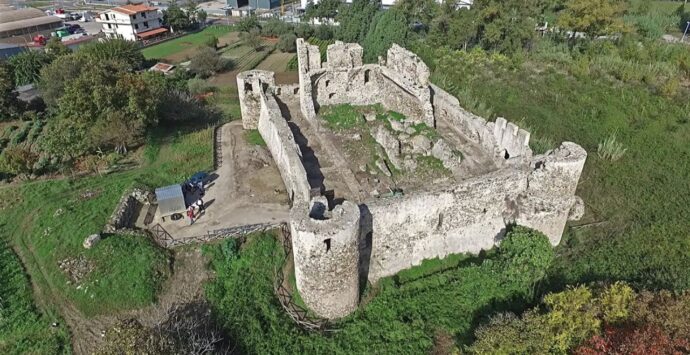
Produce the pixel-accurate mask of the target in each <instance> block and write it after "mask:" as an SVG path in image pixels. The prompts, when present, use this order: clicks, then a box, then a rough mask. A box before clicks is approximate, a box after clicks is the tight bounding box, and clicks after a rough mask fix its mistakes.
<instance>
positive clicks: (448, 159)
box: [431, 139, 462, 169]
mask: <svg viewBox="0 0 690 355" xmlns="http://www.w3.org/2000/svg"><path fill="white" fill-rule="evenodd" d="M431 155H432V156H433V157H434V158H436V159H439V160H440V161H441V162H443V166H445V167H446V168H448V169H453V168H455V167H456V166H458V165H459V164H460V163H461V162H462V159H461V158H460V157H459V156H457V155H456V154H455V153H454V152H453V148H452V147H451V146H450V145H449V144H448V143H447V142H446V141H445V140H443V139H439V140H438V141H437V142H436V144H434V147H433V148H432V149H431Z"/></svg>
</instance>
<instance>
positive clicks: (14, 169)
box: [0, 146, 38, 175]
mask: <svg viewBox="0 0 690 355" xmlns="http://www.w3.org/2000/svg"><path fill="white" fill-rule="evenodd" d="M37 161H38V155H37V154H36V153H33V152H32V151H31V149H30V148H29V147H26V146H13V147H9V148H6V149H5V150H3V153H2V160H0V170H4V171H6V172H8V173H11V174H14V175H28V174H30V173H31V172H32V171H33V166H34V164H35V163H36V162H37Z"/></svg>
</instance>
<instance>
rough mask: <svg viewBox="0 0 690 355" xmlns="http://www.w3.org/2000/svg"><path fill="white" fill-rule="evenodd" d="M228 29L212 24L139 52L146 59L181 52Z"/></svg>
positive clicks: (230, 28)
mask: <svg viewBox="0 0 690 355" xmlns="http://www.w3.org/2000/svg"><path fill="white" fill-rule="evenodd" d="M230 31H232V27H229V26H222V25H214V26H210V27H207V28H205V29H204V30H202V31H201V32H197V33H193V34H190V35H186V36H182V37H179V38H175V39H172V40H170V41H167V42H163V43H161V44H157V45H155V46H151V47H148V48H145V49H143V50H142V51H141V52H142V53H143V54H144V58H146V59H153V58H163V57H167V56H169V55H172V54H175V53H178V52H181V51H183V50H185V49H187V48H189V47H190V46H197V45H200V44H203V43H204V42H205V41H206V40H207V39H208V38H209V37H211V36H216V37H218V36H222V35H224V34H226V33H229V32H230Z"/></svg>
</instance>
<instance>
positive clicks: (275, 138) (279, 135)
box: [243, 90, 310, 202]
mask: <svg viewBox="0 0 690 355" xmlns="http://www.w3.org/2000/svg"><path fill="white" fill-rule="evenodd" d="M259 100H260V103H261V105H260V106H261V109H260V117H259V120H258V127H257V128H258V129H259V133H260V134H261V137H262V138H263V139H264V141H266V145H267V147H268V150H269V151H270V152H271V155H272V156H273V160H275V162H276V165H277V166H278V171H280V176H281V177H282V178H283V182H284V183H285V188H286V189H287V191H288V196H289V198H290V200H291V201H303V202H307V201H309V196H310V186H309V181H308V180H307V172H306V170H305V169H304V165H302V156H301V153H300V150H299V146H298V145H297V143H296V142H295V138H294V136H293V135H292V131H291V130H290V127H289V126H288V124H287V121H285V118H283V116H282V115H281V112H280V107H279V106H278V102H276V99H275V97H274V96H273V93H272V92H271V91H270V90H268V91H267V92H266V93H263V92H261V93H260V94H259ZM243 119H244V115H243Z"/></svg>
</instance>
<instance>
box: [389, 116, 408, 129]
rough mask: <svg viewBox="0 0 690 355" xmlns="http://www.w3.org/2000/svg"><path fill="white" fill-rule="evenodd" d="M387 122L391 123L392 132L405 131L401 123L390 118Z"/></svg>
mask: <svg viewBox="0 0 690 355" xmlns="http://www.w3.org/2000/svg"><path fill="white" fill-rule="evenodd" d="M388 121H389V122H390V123H391V128H392V129H393V130H394V131H397V132H404V131H405V126H403V124H402V122H400V121H398V120H393V119H390V118H389V119H388Z"/></svg>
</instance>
